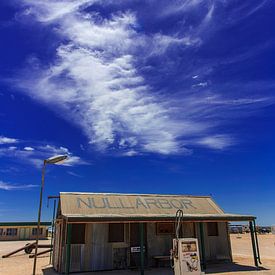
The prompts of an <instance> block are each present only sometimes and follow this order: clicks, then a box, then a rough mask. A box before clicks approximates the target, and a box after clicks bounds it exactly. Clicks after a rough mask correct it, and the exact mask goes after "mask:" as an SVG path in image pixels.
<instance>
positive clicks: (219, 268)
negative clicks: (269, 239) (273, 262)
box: [205, 263, 269, 274]
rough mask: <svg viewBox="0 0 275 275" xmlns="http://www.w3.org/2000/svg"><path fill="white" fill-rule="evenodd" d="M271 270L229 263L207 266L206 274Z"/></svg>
mask: <svg viewBox="0 0 275 275" xmlns="http://www.w3.org/2000/svg"><path fill="white" fill-rule="evenodd" d="M262 270H269V269H267V268H265V267H255V266H249V265H240V264H237V263H227V264H211V265H209V266H207V268H206V271H205V274H213V273H215V274H216V273H225V272H226V273H230V272H232V273H236V272H243V271H262Z"/></svg>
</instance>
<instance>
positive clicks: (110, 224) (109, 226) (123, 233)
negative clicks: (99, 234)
mask: <svg viewBox="0 0 275 275" xmlns="http://www.w3.org/2000/svg"><path fill="white" fill-rule="evenodd" d="M113 226H121V228H120V230H122V232H120V235H121V236H119V237H121V238H117V239H116V238H115V237H114V236H112V237H111V234H112V232H114V231H112V230H111V227H113ZM113 230H114V229H113ZM124 242H125V224H124V223H109V225H108V243H124Z"/></svg>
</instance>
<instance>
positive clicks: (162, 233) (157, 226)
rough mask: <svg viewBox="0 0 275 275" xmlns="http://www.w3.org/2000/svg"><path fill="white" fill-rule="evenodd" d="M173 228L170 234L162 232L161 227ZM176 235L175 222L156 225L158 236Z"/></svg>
mask: <svg viewBox="0 0 275 275" xmlns="http://www.w3.org/2000/svg"><path fill="white" fill-rule="evenodd" d="M167 225H169V226H171V229H172V230H171V231H169V232H161V230H160V227H161V226H167ZM174 234H175V223H173V222H157V223H156V235H174Z"/></svg>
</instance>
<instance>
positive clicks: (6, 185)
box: [0, 180, 37, 191]
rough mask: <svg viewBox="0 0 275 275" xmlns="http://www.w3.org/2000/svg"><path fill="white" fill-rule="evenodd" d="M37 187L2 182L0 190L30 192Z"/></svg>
mask: <svg viewBox="0 0 275 275" xmlns="http://www.w3.org/2000/svg"><path fill="white" fill-rule="evenodd" d="M34 187H37V185H34V184H21V185H20V184H11V183H7V182H4V181H1V180H0V189H2V190H6V191H11V190H28V189H31V188H34Z"/></svg>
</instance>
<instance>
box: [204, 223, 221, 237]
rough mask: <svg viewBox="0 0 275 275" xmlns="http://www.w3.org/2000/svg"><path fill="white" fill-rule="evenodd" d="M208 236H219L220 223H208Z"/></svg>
mask: <svg viewBox="0 0 275 275" xmlns="http://www.w3.org/2000/svg"><path fill="white" fill-rule="evenodd" d="M207 232H208V236H219V230H218V223H217V222H208V223H207Z"/></svg>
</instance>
